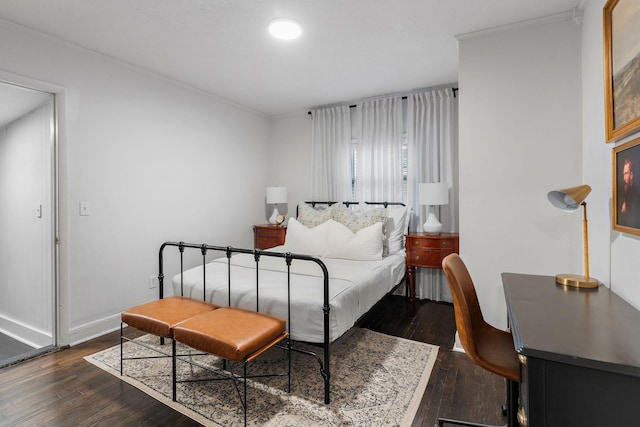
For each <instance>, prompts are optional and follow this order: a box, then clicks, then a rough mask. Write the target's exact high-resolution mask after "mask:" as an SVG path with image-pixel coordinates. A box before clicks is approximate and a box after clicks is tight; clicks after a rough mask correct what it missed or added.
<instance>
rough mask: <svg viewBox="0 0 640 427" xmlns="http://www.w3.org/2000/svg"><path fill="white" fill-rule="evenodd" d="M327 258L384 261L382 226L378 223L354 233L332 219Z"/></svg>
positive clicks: (328, 222) (326, 252)
mask: <svg viewBox="0 0 640 427" xmlns="http://www.w3.org/2000/svg"><path fill="white" fill-rule="evenodd" d="M325 224H328V225H329V233H328V236H327V246H326V251H325V253H324V256H325V257H326V258H342V259H350V260H354V261H378V260H381V259H382V226H383V224H382V223H381V222H376V223H375V224H373V225H370V226H369V227H365V228H363V229H361V230H360V231H358V232H357V233H354V232H353V231H351V230H349V227H347V226H346V225H344V224H341V223H339V222H338V221H335V220H333V219H330V220H329V221H327V222H326V223H325Z"/></svg>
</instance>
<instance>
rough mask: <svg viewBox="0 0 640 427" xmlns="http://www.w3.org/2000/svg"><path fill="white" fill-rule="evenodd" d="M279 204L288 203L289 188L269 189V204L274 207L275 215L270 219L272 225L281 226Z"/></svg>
mask: <svg viewBox="0 0 640 427" xmlns="http://www.w3.org/2000/svg"><path fill="white" fill-rule="evenodd" d="M278 203H287V187H267V204H270V205H274V206H273V213H272V214H271V216H270V217H269V223H270V224H280V223H282V221H278V216H279V215H280V212H278Z"/></svg>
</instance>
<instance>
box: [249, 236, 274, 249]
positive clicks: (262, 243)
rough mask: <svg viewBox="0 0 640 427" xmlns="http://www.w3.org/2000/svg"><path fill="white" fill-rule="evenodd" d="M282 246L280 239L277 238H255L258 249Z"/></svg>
mask: <svg viewBox="0 0 640 427" xmlns="http://www.w3.org/2000/svg"><path fill="white" fill-rule="evenodd" d="M279 245H280V239H279V238H277V237H264V236H258V237H256V238H255V247H256V249H269V248H273V247H274V246H279Z"/></svg>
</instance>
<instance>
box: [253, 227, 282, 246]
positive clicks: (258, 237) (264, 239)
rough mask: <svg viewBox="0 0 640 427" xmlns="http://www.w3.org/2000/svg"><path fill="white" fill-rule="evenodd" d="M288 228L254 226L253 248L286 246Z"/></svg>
mask: <svg viewBox="0 0 640 427" xmlns="http://www.w3.org/2000/svg"><path fill="white" fill-rule="evenodd" d="M286 234H287V227H286V226H282V225H271V224H263V225H254V226H253V247H254V248H256V249H269V248H273V247H274V246H280V245H284V237H285V235H286Z"/></svg>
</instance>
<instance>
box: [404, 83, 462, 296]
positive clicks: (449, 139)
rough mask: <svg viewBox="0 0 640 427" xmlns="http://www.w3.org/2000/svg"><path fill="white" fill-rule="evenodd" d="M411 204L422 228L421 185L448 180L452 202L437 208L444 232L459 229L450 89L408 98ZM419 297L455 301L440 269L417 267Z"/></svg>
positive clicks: (454, 111)
mask: <svg viewBox="0 0 640 427" xmlns="http://www.w3.org/2000/svg"><path fill="white" fill-rule="evenodd" d="M407 101H408V102H407V139H408V161H409V164H408V177H407V195H408V205H409V206H411V207H412V209H413V215H412V218H411V231H422V230H421V224H423V223H424V222H425V220H426V217H427V207H426V206H421V205H419V204H418V184H420V183H422V182H446V183H448V184H449V185H450V187H451V189H450V191H449V204H447V205H442V206H438V207H436V215H437V216H438V219H439V220H440V222H441V223H442V226H443V227H442V230H443V231H451V232H457V231H458V214H457V213H458V173H457V170H458V148H457V147H458V143H457V141H458V135H457V129H458V108H457V100H456V98H455V96H454V93H453V90H452V89H451V88H443V89H437V90H431V91H426V92H422V93H414V94H411V95H409V96H408V97H407ZM416 296H417V297H418V298H427V299H432V300H436V301H452V298H451V292H450V291H449V286H448V284H447V281H446V279H445V277H444V274H443V273H442V271H441V270H431V269H425V268H418V269H416Z"/></svg>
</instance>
